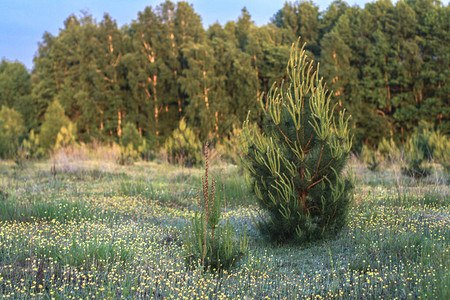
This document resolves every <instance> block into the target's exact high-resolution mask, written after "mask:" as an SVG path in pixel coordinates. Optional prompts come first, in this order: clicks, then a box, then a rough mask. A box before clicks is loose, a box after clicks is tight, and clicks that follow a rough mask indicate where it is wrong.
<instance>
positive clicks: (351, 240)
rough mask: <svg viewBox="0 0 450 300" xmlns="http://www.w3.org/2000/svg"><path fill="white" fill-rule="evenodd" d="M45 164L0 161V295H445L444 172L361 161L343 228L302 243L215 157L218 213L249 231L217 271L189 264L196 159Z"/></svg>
mask: <svg viewBox="0 0 450 300" xmlns="http://www.w3.org/2000/svg"><path fill="white" fill-rule="evenodd" d="M50 167H51V164H50V163H47V162H35V163H27V164H25V166H24V168H23V169H17V168H16V169H14V168H11V167H10V163H9V162H2V161H0V298H3V297H8V298H12V299H29V298H37V299H51V298H55V299H70V298H77V299H78V298H102V299H103V298H108V299H115V298H128V299H161V298H170V297H174V298H185V299H192V298H199V297H200V296H201V295H202V296H206V297H208V298H211V299H244V298H246V297H247V299H262V298H266V297H267V298H270V299H272V298H277V299H302V298H305V299H311V298H319V297H322V298H341V299H379V298H384V299H394V298H398V299H416V298H428V299H447V298H449V296H450V295H449V290H450V276H449V271H448V270H449V262H450V253H449V252H450V245H449V236H450V208H449V204H450V197H449V188H448V185H446V184H445V182H447V181H446V180H438V181H435V182H433V181H432V180H431V179H429V178H428V179H426V180H423V181H412V180H411V179H409V178H405V177H403V176H402V175H401V174H399V172H396V171H395V170H382V171H378V172H377V173H376V174H375V173H373V172H370V170H368V169H366V168H365V169H364V170H363V171H361V170H362V169H360V171H359V173H358V172H355V173H357V178H356V179H357V182H356V188H355V203H354V207H353V209H352V211H351V214H350V216H349V220H348V225H347V226H346V227H345V228H344V229H343V231H342V232H341V233H339V234H338V235H337V236H336V237H335V238H333V239H331V240H326V241H321V242H316V243H314V244H310V245H303V246H292V245H272V244H268V243H267V242H266V241H264V240H263V239H262V237H261V236H260V234H259V232H258V230H257V229H256V228H255V227H254V224H253V217H254V216H256V215H257V214H258V209H257V206H256V203H255V199H254V197H253V196H252V195H251V193H250V191H249V190H248V188H247V186H246V184H245V178H244V176H243V175H242V174H240V173H239V171H238V170H237V168H235V167H233V166H228V165H219V166H214V167H213V168H212V169H211V173H210V177H214V178H216V180H217V182H216V195H217V197H220V198H221V199H224V198H225V200H226V203H227V209H226V211H224V212H223V214H222V215H223V217H224V218H227V219H228V220H229V221H230V222H231V223H232V224H233V226H234V228H236V229H237V230H238V231H239V232H242V231H243V230H245V229H247V236H248V239H249V251H248V253H247V255H246V256H244V257H243V258H242V259H241V260H240V263H239V264H238V265H237V266H236V267H234V268H232V269H230V270H227V271H224V272H223V273H222V274H214V273H208V272H206V273H203V272H202V271H201V270H198V269H193V270H189V269H186V267H185V263H184V260H185V259H184V257H183V251H182V238H181V232H183V230H184V228H185V226H187V225H188V224H189V220H190V218H191V216H192V215H193V214H194V213H195V211H197V209H198V208H197V203H196V199H195V198H196V194H197V189H199V188H200V187H201V175H202V174H203V172H202V170H201V169H179V168H177V167H174V166H170V165H165V164H157V163H153V162H150V163H144V162H139V163H136V164H135V165H133V166H126V167H124V166H118V165H114V166H109V167H108V170H103V169H102V166H101V163H100V162H86V163H85V165H84V167H83V166H81V167H80V168H79V169H77V170H75V171H73V170H72V171H66V172H64V171H63V169H62V168H61V169H60V170H59V171H58V172H57V174H56V176H53V174H52V173H51V172H50V171H49V170H50ZM355 168H358V166H356V167H355ZM357 171H358V170H357ZM397 176H399V177H397Z"/></svg>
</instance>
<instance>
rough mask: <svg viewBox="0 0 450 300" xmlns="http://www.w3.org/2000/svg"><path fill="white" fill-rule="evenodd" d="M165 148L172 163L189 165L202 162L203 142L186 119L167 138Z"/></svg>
mask: <svg viewBox="0 0 450 300" xmlns="http://www.w3.org/2000/svg"><path fill="white" fill-rule="evenodd" d="M164 148H165V150H166V152H167V156H168V158H169V161H170V162H171V163H178V164H181V165H184V166H188V167H190V166H196V165H198V164H200V163H201V143H200V141H199V140H198V138H197V137H196V135H195V133H194V132H193V131H192V129H190V128H189V127H188V126H187V124H186V121H185V120H184V119H181V121H180V124H179V126H178V128H177V129H175V130H174V132H173V133H172V136H171V137H169V138H168V139H167V140H166V143H165V145H164Z"/></svg>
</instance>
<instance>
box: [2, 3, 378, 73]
mask: <svg viewBox="0 0 450 300" xmlns="http://www.w3.org/2000/svg"><path fill="white" fill-rule="evenodd" d="M162 2H164V0H91V1H88V0H0V59H2V58H4V59H6V60H8V61H19V62H21V63H23V64H24V65H25V66H26V67H27V68H28V69H29V70H31V69H32V67H33V57H34V55H35V53H36V51H37V49H38V43H39V42H41V41H42V36H43V34H44V32H46V31H47V32H49V33H51V34H52V35H58V32H59V29H60V28H63V26H64V20H65V19H66V18H67V17H68V16H69V15H71V14H75V15H76V16H80V15H81V11H87V12H89V13H90V14H91V15H92V16H93V17H94V18H95V19H96V20H97V21H98V22H100V21H101V20H102V18H103V14H104V13H106V12H107V13H109V15H110V16H111V17H112V18H114V19H115V20H116V21H117V24H118V25H119V26H122V25H124V24H130V23H131V22H132V20H135V19H136V18H137V14H138V12H139V11H143V10H144V8H145V7H146V6H152V7H156V6H158V5H159V4H160V3H162ZM172 2H176V0H172ZM187 2H189V3H191V4H192V5H193V7H194V10H195V12H196V13H197V14H199V15H200V16H201V17H202V22H203V26H204V27H205V29H206V28H208V26H209V25H211V24H213V23H215V22H216V21H218V22H219V23H220V24H222V25H224V24H225V23H226V22H227V21H234V20H237V19H238V17H239V15H240V14H241V9H242V8H243V7H247V10H248V11H249V13H250V15H251V16H252V20H254V21H255V24H256V25H258V26H261V25H265V24H267V23H268V22H269V21H270V18H271V17H272V16H273V15H274V14H275V13H276V12H277V11H278V10H279V9H281V8H282V7H283V4H284V2H285V0H246V1H244V0H188V1H187ZM291 2H292V1H291ZM313 2H314V3H315V4H317V5H318V6H319V10H320V11H323V10H325V9H326V8H327V7H328V6H329V5H330V3H331V2H332V0H313ZM346 2H347V3H348V4H349V5H355V4H356V5H359V6H360V7H363V6H364V4H365V3H367V2H371V1H369V0H346Z"/></svg>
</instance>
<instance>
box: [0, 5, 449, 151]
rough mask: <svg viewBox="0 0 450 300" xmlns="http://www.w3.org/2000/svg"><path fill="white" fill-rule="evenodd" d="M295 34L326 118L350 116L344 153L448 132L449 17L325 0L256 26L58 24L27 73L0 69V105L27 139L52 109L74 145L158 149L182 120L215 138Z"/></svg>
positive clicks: (152, 17) (162, 20) (194, 20)
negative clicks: (321, 86) (326, 93)
mask: <svg viewBox="0 0 450 300" xmlns="http://www.w3.org/2000/svg"><path fill="white" fill-rule="evenodd" d="M298 36H301V37H302V41H305V42H307V46H306V54H307V55H308V57H309V58H311V59H314V60H315V61H318V62H319V63H320V64H319V65H320V70H321V71H320V73H321V74H322V75H323V76H324V81H325V82H327V88H328V89H330V90H332V91H333V96H334V97H333V99H334V100H333V101H335V102H336V103H337V106H336V109H335V113H338V112H339V111H342V110H343V109H346V110H347V111H348V112H349V113H350V114H351V115H352V120H351V121H350V122H351V124H350V126H352V127H354V128H355V139H354V149H359V148H360V147H361V146H362V145H363V144H366V145H367V146H376V145H377V144H378V143H379V142H380V141H381V140H382V139H383V138H385V139H387V140H390V139H391V138H393V139H394V140H395V141H396V142H403V141H405V140H406V138H407V137H408V135H410V134H411V133H412V131H413V129H414V128H416V127H417V126H418V124H419V122H420V121H426V122H428V123H431V124H432V125H433V127H434V128H435V129H439V130H440V131H441V132H443V133H444V134H448V133H449V130H450V122H449V120H450V108H449V102H448V99H449V98H450V97H449V94H450V90H449V88H450V87H449V86H450V85H449V78H450V8H449V6H448V5H447V6H445V5H442V4H441V3H440V2H439V1H433V0H406V1H403V0H401V1H397V2H396V3H395V4H394V3H392V2H391V1H390V0H379V1H376V2H372V3H368V4H366V5H365V7H364V8H360V7H358V6H349V5H347V4H346V3H345V2H343V1H341V0H337V1H334V2H333V3H332V4H331V5H330V6H329V7H328V9H326V10H325V11H322V12H320V11H319V8H318V6H316V5H315V4H314V3H313V2H311V1H296V2H286V4H285V5H284V6H283V7H282V8H281V9H280V10H279V11H278V12H274V16H273V18H272V19H271V22H270V23H269V24H267V25H264V26H259V27H258V26H256V25H255V23H254V22H253V20H252V18H251V14H250V12H249V11H248V10H247V9H245V8H244V9H243V10H242V13H241V15H240V16H239V18H238V19H237V20H235V21H229V22H227V23H226V24H225V25H224V26H222V25H220V24H217V23H216V24H213V25H211V26H210V27H209V28H208V29H207V30H205V28H203V26H202V23H201V17H200V16H199V15H198V14H197V13H196V12H195V10H194V8H193V7H192V6H191V5H189V4H188V3H186V2H178V3H173V2H170V1H166V2H163V3H162V4H160V5H158V6H156V7H153V8H152V7H147V8H145V9H144V10H143V11H142V12H139V13H138V14H137V18H136V19H135V20H134V21H132V22H131V24H129V25H124V26H122V27H118V26H117V23H116V21H115V20H114V19H113V18H112V17H111V16H110V15H108V14H105V15H104V17H103V19H102V20H101V21H100V22H97V21H96V20H94V19H93V18H92V16H90V15H89V14H86V13H84V14H81V15H80V16H76V15H70V16H69V17H68V18H67V19H66V20H65V22H64V24H63V27H62V28H61V29H60V31H59V33H58V35H56V36H53V35H51V34H50V33H44V35H43V38H42V41H41V42H40V44H39V48H38V50H37V52H36V56H35V58H34V68H33V70H32V71H31V73H29V72H28V71H27V70H26V68H25V67H24V66H23V65H22V64H20V63H18V62H8V61H6V60H2V62H1V63H0V105H4V106H6V107H9V108H12V109H14V110H15V111H17V112H19V113H20V114H21V115H22V116H23V119H24V125H25V128H26V130H27V131H28V132H29V131H31V130H34V131H35V132H38V133H39V132H41V131H44V132H45V130H46V129H45V126H42V125H43V123H44V121H45V120H46V117H45V115H46V112H47V114H48V109H49V106H50V105H51V103H53V102H54V101H58V103H59V104H60V105H61V107H62V109H63V111H64V113H65V115H66V116H67V117H68V119H69V120H70V121H72V122H73V123H74V125H76V126H74V128H76V136H77V139H78V140H80V141H89V140H91V139H92V138H95V139H100V140H116V141H118V140H120V137H121V135H122V132H123V130H124V126H125V125H126V124H128V123H130V124H133V125H135V127H136V129H137V131H138V132H139V135H140V136H141V137H143V138H146V139H152V140H153V141H154V142H156V143H158V144H159V145H160V146H162V145H164V143H165V140H166V139H167V138H168V137H170V136H171V135H172V132H173V131H174V130H175V129H176V128H177V126H178V124H179V122H180V120H181V119H183V118H184V120H186V122H187V124H188V125H189V127H190V128H192V129H193V132H194V133H195V135H196V136H197V137H198V138H199V139H200V140H202V141H206V140H208V139H209V140H210V139H216V140H221V139H223V138H225V137H226V136H228V135H229V134H230V132H231V130H232V128H233V126H241V124H242V123H243V121H244V120H245V118H246V117H247V113H248V111H249V110H250V111H251V112H250V116H249V117H250V120H251V121H252V122H253V121H261V120H262V112H261V110H260V107H259V105H258V104H257V99H259V96H260V95H261V94H262V93H263V92H265V93H267V92H268V91H269V89H270V88H271V86H272V84H273V83H274V82H277V84H281V82H283V80H285V79H286V78H285V66H284V63H285V62H286V61H287V60H288V57H289V48H290V46H291V45H292V43H293V42H294V41H296V40H297V38H298ZM255 100H256V101H255Z"/></svg>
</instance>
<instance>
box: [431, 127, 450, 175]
mask: <svg viewBox="0 0 450 300" xmlns="http://www.w3.org/2000/svg"><path fill="white" fill-rule="evenodd" d="M428 143H429V145H430V149H431V151H432V153H433V159H434V161H436V162H438V163H440V164H441V165H442V166H443V167H444V168H445V169H446V170H449V169H450V138H449V137H448V136H447V135H444V134H442V133H441V132H440V131H439V130H437V131H434V132H432V133H431V134H430V139H429V140H428Z"/></svg>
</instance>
